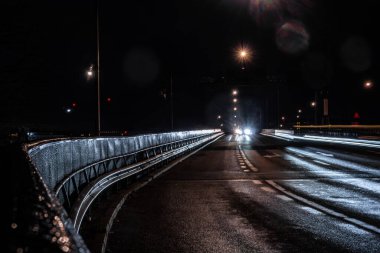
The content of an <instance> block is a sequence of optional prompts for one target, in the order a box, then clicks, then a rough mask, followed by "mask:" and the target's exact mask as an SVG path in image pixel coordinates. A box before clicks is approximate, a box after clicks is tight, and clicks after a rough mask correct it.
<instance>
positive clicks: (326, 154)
mask: <svg viewBox="0 0 380 253" xmlns="http://www.w3.org/2000/svg"><path fill="white" fill-rule="evenodd" d="M317 154H320V155H324V156H329V157H334V155H333V154H328V153H323V152H319V151H317Z"/></svg>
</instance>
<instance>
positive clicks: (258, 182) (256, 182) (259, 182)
mask: <svg viewBox="0 0 380 253" xmlns="http://www.w3.org/2000/svg"><path fill="white" fill-rule="evenodd" d="M252 182H253V183H254V184H263V182H261V181H260V180H252Z"/></svg>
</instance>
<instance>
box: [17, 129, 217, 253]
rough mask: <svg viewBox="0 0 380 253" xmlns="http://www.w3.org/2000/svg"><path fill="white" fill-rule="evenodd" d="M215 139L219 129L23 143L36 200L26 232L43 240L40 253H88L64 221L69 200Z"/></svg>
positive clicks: (32, 193)
mask: <svg viewBox="0 0 380 253" xmlns="http://www.w3.org/2000/svg"><path fill="white" fill-rule="evenodd" d="M221 134H222V132H221V131H220V130H199V131H185V132H173V133H161V134H149V135H141V136H133V137H119V138H112V137H110V138H105V137H102V138H78V139H55V140H48V141H39V142H35V143H31V144H25V145H24V152H25V157H26V161H27V164H28V167H29V170H30V172H31V175H32V179H33V180H32V181H33V184H32V192H31V195H33V196H36V198H35V202H36V203H34V204H33V206H34V210H33V217H35V219H36V223H35V225H33V226H32V227H31V228H30V229H29V230H32V231H29V232H33V231H34V233H35V234H37V235H40V236H36V238H37V237H38V238H40V239H41V240H42V241H46V245H47V246H46V245H44V249H46V248H49V247H51V245H53V248H55V249H57V248H58V249H59V250H60V251H63V252H88V249H87V247H86V245H85V243H84V242H83V240H82V238H81V236H80V235H78V234H77V232H76V231H78V228H74V226H73V222H72V220H71V219H70V218H69V216H68V213H70V212H71V210H70V209H71V208H72V207H73V205H72V204H70V201H73V200H74V198H78V199H79V200H80V201H85V200H86V199H88V198H87V197H86V198H82V199H81V196H82V197H83V196H84V195H83V194H81V193H82V192H85V193H92V192H93V191H94V189H96V188H100V187H103V188H102V190H103V189H104V186H105V185H107V184H104V183H102V182H103V181H104V179H106V181H107V182H108V185H107V186H109V185H110V183H112V182H116V181H118V180H119V179H120V178H125V177H127V176H128V175H132V174H133V175H134V174H136V173H140V172H143V171H144V169H145V168H150V167H151V166H156V165H157V166H158V165H161V164H164V163H165V161H167V160H168V159H174V158H175V157H177V156H179V155H181V154H182V153H184V152H186V151H187V150H190V149H193V148H195V147H197V146H199V145H201V144H203V143H207V142H209V141H211V140H213V139H215V138H217V137H218V136H221ZM102 180H103V181H102ZM99 182H101V183H99ZM74 201H75V200H74ZM87 204H88V203H87ZM79 206H82V205H81V204H80V205H79ZM74 207H78V205H74ZM86 208H87V207H86ZM77 211H78V210H77ZM79 211H80V209H79ZM81 215H82V216H83V215H84V214H83V213H81ZM71 217H72V216H71Z"/></svg>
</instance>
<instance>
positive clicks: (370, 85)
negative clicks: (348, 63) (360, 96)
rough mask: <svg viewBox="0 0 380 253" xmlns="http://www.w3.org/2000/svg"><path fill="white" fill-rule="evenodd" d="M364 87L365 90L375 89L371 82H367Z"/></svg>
mask: <svg viewBox="0 0 380 253" xmlns="http://www.w3.org/2000/svg"><path fill="white" fill-rule="evenodd" d="M363 86H364V88H365V89H371V88H372V87H373V83H372V82H371V81H366V82H365V83H364V85H363Z"/></svg>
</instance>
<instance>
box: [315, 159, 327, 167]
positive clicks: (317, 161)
mask: <svg viewBox="0 0 380 253" xmlns="http://www.w3.org/2000/svg"><path fill="white" fill-rule="evenodd" d="M313 161H314V162H316V163H319V164H322V165H326V166H330V165H331V164H328V163H325V162H321V161H319V160H313Z"/></svg>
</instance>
